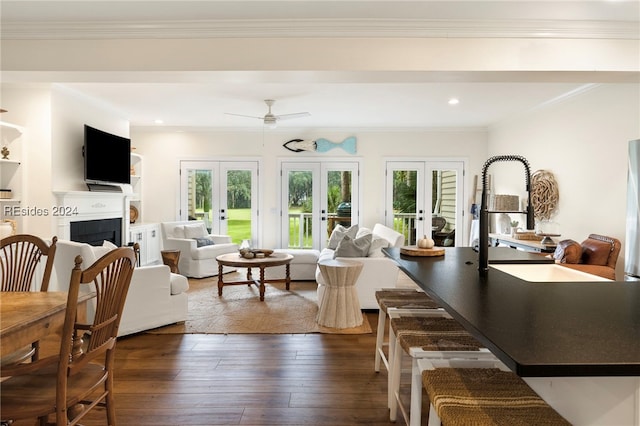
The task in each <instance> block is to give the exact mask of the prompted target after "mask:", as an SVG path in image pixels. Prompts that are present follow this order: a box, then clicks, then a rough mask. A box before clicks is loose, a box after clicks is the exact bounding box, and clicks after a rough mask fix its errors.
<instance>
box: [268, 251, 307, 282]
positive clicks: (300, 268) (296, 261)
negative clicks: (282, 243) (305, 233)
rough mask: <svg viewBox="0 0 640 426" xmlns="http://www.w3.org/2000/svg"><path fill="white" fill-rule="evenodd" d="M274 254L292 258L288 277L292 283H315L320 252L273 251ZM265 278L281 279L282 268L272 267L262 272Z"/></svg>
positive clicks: (283, 272) (282, 274) (282, 275)
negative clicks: (285, 254)
mask: <svg viewBox="0 0 640 426" xmlns="http://www.w3.org/2000/svg"><path fill="white" fill-rule="evenodd" d="M274 252H276V253H287V254H290V255H292V256H293V260H292V261H291V263H290V264H289V275H290V277H291V280H292V281H315V280H316V267H317V265H318V257H319V256H320V252H319V251H318V250H312V249H275V250H274ZM264 274H265V278H267V279H277V278H283V277H284V274H285V270H284V266H274V267H272V268H267V269H265V270H264Z"/></svg>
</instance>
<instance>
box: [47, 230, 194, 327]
mask: <svg viewBox="0 0 640 426" xmlns="http://www.w3.org/2000/svg"><path fill="white" fill-rule="evenodd" d="M56 245H57V247H58V248H57V250H56V257H55V260H54V265H53V266H54V271H55V273H54V274H52V280H51V281H52V282H51V284H50V285H49V290H50V291H67V290H68V289H69V280H70V278H71V270H72V268H73V266H74V259H75V257H76V256H78V255H80V256H82V268H87V267H88V266H90V265H92V264H93V263H94V262H95V261H96V260H97V259H99V258H100V257H102V256H103V255H104V254H106V253H107V252H108V251H109V250H111V249H112V247H111V246H97V247H95V246H91V245H89V244H86V243H78V242H75V241H65V240H59V241H58V242H57V244H56ZM54 278H55V279H54ZM188 289H189V282H188V281H187V279H186V278H185V277H183V276H182V275H178V274H172V273H171V272H170V271H169V267H168V266H165V265H153V266H142V267H136V268H135V269H134V271H133V276H132V277H131V284H130V285H129V292H128V293H127V300H126V302H125V305H124V311H123V312H122V320H121V321H120V329H119V330H118V336H125V335H127V334H132V333H137V332H139V331H144V330H149V329H152V328H157V327H162V326H164V325H168V324H174V323H177V322H182V321H185V320H186V319H187V312H188V296H187V290H188ZM92 302H93V303H89V304H88V305H87V317H88V319H89V320H91V319H93V317H94V315H95V308H94V303H95V300H93V301H92Z"/></svg>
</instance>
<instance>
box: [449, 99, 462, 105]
mask: <svg viewBox="0 0 640 426" xmlns="http://www.w3.org/2000/svg"><path fill="white" fill-rule="evenodd" d="M459 103H460V100H459V99H458V98H451V99H449V105H458V104H459Z"/></svg>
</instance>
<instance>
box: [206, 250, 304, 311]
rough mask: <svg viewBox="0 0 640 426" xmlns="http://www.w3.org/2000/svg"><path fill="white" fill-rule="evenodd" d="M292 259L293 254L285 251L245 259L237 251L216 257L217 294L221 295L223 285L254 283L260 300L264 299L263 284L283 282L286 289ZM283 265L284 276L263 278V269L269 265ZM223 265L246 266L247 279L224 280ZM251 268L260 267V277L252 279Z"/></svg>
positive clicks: (289, 280) (289, 282) (288, 283)
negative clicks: (258, 291)
mask: <svg viewBox="0 0 640 426" xmlns="http://www.w3.org/2000/svg"><path fill="white" fill-rule="evenodd" d="M291 259H293V256H292V255H290V254H287V253H273V254H272V255H271V256H269V257H256V258H253V259H246V258H244V257H242V256H240V254H239V253H226V254H221V255H220V256H218V257H216V261H217V262H218V296H222V288H223V287H224V286H225V285H240V284H246V285H249V286H250V285H251V284H255V285H257V286H258V288H259V289H260V301H264V284H265V283H273V282H280V283H281V282H283V283H285V284H286V288H287V290H289V285H290V284H291V278H290V277H289V263H290V262H291ZM281 265H286V266H285V271H286V272H285V277H284V278H280V279H270V280H265V279H264V270H265V268H269V267H271V266H281ZM223 266H232V267H235V268H247V280H246V281H231V282H224V281H223V278H222V268H223ZM251 268H260V278H259V279H254V278H253V276H252V275H251Z"/></svg>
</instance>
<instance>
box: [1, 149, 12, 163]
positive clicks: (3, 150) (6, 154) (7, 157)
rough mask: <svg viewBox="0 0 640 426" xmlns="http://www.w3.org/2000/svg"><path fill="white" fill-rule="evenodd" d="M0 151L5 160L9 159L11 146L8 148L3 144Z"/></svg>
mask: <svg viewBox="0 0 640 426" xmlns="http://www.w3.org/2000/svg"><path fill="white" fill-rule="evenodd" d="M0 153H1V154H2V159H3V160H8V159H9V154H10V151H9V148H7V147H6V146H3V147H2V151H0Z"/></svg>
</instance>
